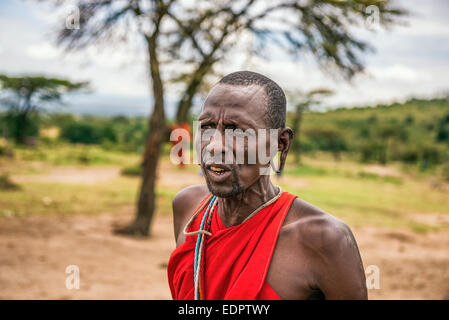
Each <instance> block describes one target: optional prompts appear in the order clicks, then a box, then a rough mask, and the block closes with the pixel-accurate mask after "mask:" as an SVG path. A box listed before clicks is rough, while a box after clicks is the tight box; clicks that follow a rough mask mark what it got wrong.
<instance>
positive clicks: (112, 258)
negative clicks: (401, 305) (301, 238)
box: [0, 208, 449, 299]
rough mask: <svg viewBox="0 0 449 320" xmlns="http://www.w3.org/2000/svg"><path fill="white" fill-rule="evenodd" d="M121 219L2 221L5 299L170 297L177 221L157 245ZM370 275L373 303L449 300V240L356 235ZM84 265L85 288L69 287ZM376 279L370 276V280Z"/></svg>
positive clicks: (0, 264) (444, 236) (159, 228)
mask: <svg viewBox="0 0 449 320" xmlns="http://www.w3.org/2000/svg"><path fill="white" fill-rule="evenodd" d="M131 217H132V208H130V209H129V212H124V213H123V214H121V215H119V216H109V215H101V216H94V217H92V216H74V217H60V218H55V217H51V218H50V217H45V216H37V217H14V218H7V219H3V220H2V221H1V223H0V298H1V299H92V298H96V299H170V292H169V288H168V284H167V276H166V265H167V261H168V258H169V255H170V252H171V251H172V250H173V249H174V241H173V233H172V227H171V219H170V218H169V217H167V216H164V217H156V218H155V221H154V225H153V228H152V230H153V237H152V238H151V239H131V238H127V237H124V236H118V235H114V234H113V233H112V230H113V228H114V226H115V225H117V224H124V223H126V222H128V221H129V220H130V219H131ZM353 232H354V234H355V236H356V239H357V241H358V244H359V249H360V251H361V254H362V258H363V262H364V266H365V269H367V267H368V266H369V265H376V266H377V267H378V268H379V271H380V289H371V290H369V297H370V299H449V255H448V248H449V234H448V233H442V232H440V233H430V234H427V235H418V234H416V233H413V232H411V231H407V230H400V231H398V230H389V229H378V228H372V227H369V228H368V227H365V228H360V229H355V230H353ZM69 265H77V266H78V267H79V270H80V289H79V290H76V289H73V290H68V289H67V288H66V277H68V276H69V274H66V273H65V271H66V267H67V266H69ZM369 274H371V273H368V275H369Z"/></svg>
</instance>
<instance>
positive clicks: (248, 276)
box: [167, 192, 296, 300]
mask: <svg viewBox="0 0 449 320" xmlns="http://www.w3.org/2000/svg"><path fill="white" fill-rule="evenodd" d="M295 198H296V196H294V195H292V194H290V193H288V192H284V193H283V194H282V195H281V196H280V197H279V199H278V200H276V201H275V202H274V203H272V204H270V205H269V206H267V207H266V208H264V209H262V210H261V211H259V212H257V213H256V214H255V215H254V216H253V217H251V218H250V219H248V220H247V221H245V222H243V223H241V224H239V225H236V226H232V227H229V228H227V227H226V226H225V225H224V224H223V222H222V221H221V219H220V217H219V215H218V213H217V214H214V215H213V217H212V222H211V227H210V232H211V233H212V236H208V237H207V238H206V239H205V241H206V245H205V251H204V252H205V253H204V254H205V257H204V260H203V263H204V266H203V267H202V268H201V269H202V271H203V279H204V284H203V288H204V295H205V299H212V300H276V299H280V298H279V296H278V295H277V294H276V293H275V292H274V291H273V289H272V288H271V287H270V285H269V284H268V283H267V282H266V281H265V278H266V276H267V272H268V267H269V266H270V261H271V257H272V255H273V251H274V247H275V245H276V240H277V238H278V235H279V230H280V229H281V226H282V224H283V222H284V218H285V216H286V215H287V212H288V210H289V209H290V206H291V204H292V202H293V200H294V199H295ZM205 200H206V199H205ZM205 200H203V202H204V201H205ZM200 207H201V205H200V206H199V207H198V208H200ZM205 211H206V207H205V208H204V209H203V210H202V212H200V214H198V215H197V216H196V218H195V219H194V220H193V222H192V224H191V225H190V226H189V228H188V229H187V231H188V232H192V231H196V230H199V228H200V223H201V218H202V217H203V215H204V212H205ZM197 237H198V236H197V235H195V236H186V241H185V242H184V243H183V244H181V245H180V246H179V247H177V248H176V249H175V250H174V251H173V253H172V254H171V256H170V260H169V262H168V267H167V272H168V282H169V285H170V290H171V294H172V297H173V299H176V300H178V299H179V300H185V299H194V282H193V264H194V253H195V244H196V240H197Z"/></svg>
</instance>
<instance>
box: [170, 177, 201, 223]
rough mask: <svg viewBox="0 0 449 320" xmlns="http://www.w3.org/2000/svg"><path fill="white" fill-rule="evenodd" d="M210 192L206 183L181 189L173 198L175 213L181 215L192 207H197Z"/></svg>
mask: <svg viewBox="0 0 449 320" xmlns="http://www.w3.org/2000/svg"><path fill="white" fill-rule="evenodd" d="M208 194H209V190H208V189H207V186H206V185H203V184H198V185H193V186H189V187H187V188H184V189H182V190H181V191H179V192H178V193H177V194H176V195H175V196H174V198H173V202H172V206H173V214H174V215H175V216H176V215H181V214H182V213H183V212H185V211H186V210H191V208H192V207H197V206H199V204H200V203H201V201H202V200H203V199H204V198H205V197H206V196H207V195H208Z"/></svg>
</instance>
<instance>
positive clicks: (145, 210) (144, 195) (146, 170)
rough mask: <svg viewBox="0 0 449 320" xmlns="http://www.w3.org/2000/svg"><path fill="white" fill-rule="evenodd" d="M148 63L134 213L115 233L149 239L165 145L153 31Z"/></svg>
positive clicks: (150, 38) (155, 34)
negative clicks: (148, 110)
mask: <svg viewBox="0 0 449 320" xmlns="http://www.w3.org/2000/svg"><path fill="white" fill-rule="evenodd" d="M146 40H147V44H148V55H149V60H150V63H149V64H150V74H151V80H152V84H153V87H152V91H153V97H154V109H153V112H152V114H151V117H150V119H149V132H148V137H147V141H146V147H145V152H144V155H143V161H142V183H141V187H140V192H139V197H138V200H137V213H136V218H135V220H134V222H133V223H132V224H131V225H129V226H128V227H125V228H123V229H118V230H116V232H118V233H123V234H128V235H136V236H149V235H150V229H151V222H152V219H153V214H154V211H155V209H156V190H155V186H156V174H157V167H158V162H159V155H160V152H161V147H162V144H163V143H164V141H165V133H166V123H165V114H164V90H163V84H162V79H161V75H160V70H159V61H158V58H157V52H156V42H157V41H156V40H157V31H155V32H154V33H153V35H152V36H151V37H148V36H147V37H146Z"/></svg>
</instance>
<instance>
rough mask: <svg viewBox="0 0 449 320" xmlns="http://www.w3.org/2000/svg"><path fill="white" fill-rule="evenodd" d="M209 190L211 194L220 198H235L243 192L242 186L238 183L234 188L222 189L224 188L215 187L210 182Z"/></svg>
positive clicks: (233, 185)
mask: <svg viewBox="0 0 449 320" xmlns="http://www.w3.org/2000/svg"><path fill="white" fill-rule="evenodd" d="M206 182H207V188H208V189H209V191H210V193H212V194H213V195H214V196H217V197H219V198H234V197H236V196H238V195H239V194H241V193H242V192H243V188H242V186H240V185H239V184H237V183H234V184H232V187H224V186H223V187H222V186H214V185H213V184H211V183H210V182H209V181H207V180H206Z"/></svg>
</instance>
